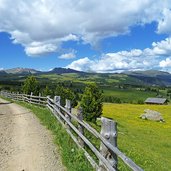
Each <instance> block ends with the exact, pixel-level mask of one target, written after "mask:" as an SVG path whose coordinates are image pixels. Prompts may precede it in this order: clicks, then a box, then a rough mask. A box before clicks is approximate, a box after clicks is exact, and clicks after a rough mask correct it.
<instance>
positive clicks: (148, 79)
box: [0, 68, 171, 86]
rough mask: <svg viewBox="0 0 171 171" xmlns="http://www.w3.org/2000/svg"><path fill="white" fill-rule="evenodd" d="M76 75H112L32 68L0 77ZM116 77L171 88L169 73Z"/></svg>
mask: <svg viewBox="0 0 171 171" xmlns="http://www.w3.org/2000/svg"><path fill="white" fill-rule="evenodd" d="M70 73H75V74H78V75H80V76H87V77H91V76H92V75H98V77H103V78H104V77H111V76H112V75H113V74H112V73H105V74H104V73H87V72H82V71H77V70H73V69H70V68H54V69H52V70H50V71H38V70H35V69H30V68H13V69H7V70H0V76H4V75H5V76H7V75H10V76H11V75H15V76H16V75H18V76H26V75H31V74H33V75H50V74H59V75H62V74H70ZM116 75H120V77H122V76H124V77H125V76H126V77H128V78H129V80H131V81H132V84H134V83H135V84H144V85H154V86H155V85H156V86H171V74H170V73H168V72H163V71H158V70H147V71H127V72H123V73H117V74H116Z"/></svg>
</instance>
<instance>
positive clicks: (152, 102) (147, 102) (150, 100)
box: [145, 98, 167, 105]
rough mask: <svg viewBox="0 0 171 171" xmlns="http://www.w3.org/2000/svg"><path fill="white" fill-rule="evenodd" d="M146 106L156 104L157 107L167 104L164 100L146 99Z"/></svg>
mask: <svg viewBox="0 0 171 171" xmlns="http://www.w3.org/2000/svg"><path fill="white" fill-rule="evenodd" d="M145 103H146V104H158V105H164V104H167V99H166V98H147V99H146V100H145Z"/></svg>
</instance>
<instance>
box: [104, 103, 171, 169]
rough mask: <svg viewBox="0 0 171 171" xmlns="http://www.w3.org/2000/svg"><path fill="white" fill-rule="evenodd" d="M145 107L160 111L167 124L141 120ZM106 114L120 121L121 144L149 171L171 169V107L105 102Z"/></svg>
mask: <svg viewBox="0 0 171 171" xmlns="http://www.w3.org/2000/svg"><path fill="white" fill-rule="evenodd" d="M144 109H152V110H156V111H159V112H161V114H162V116H163V118H164V120H165V121H166V122H165V123H160V122H155V121H147V120H141V119H140V118H139V116H140V115H141V114H142V113H143V111H144ZM103 116H106V117H110V118H113V119H114V120H115V121H117V122H118V131H119V133H118V146H119V149H121V151H123V152H124V153H126V155H128V156H129V157H130V158H131V159H133V160H134V161H135V162H136V163H137V164H138V165H140V166H141V167H142V168H143V169H144V170H146V171H152V170H155V171H168V170H171V106H170V105H168V106H167V105H166V106H159V105H133V104H109V103H106V104H104V107H103Z"/></svg>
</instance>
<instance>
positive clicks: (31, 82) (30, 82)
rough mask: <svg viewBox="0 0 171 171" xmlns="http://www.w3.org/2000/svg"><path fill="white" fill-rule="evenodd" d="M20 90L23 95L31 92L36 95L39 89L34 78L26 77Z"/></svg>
mask: <svg viewBox="0 0 171 171" xmlns="http://www.w3.org/2000/svg"><path fill="white" fill-rule="evenodd" d="M22 90H23V93H25V94H31V92H32V93H33V94H34V95H38V94H39V90H40V87H39V83H38V81H37V80H36V78H35V77H34V76H29V77H27V78H26V80H25V81H24V85H23V86H22Z"/></svg>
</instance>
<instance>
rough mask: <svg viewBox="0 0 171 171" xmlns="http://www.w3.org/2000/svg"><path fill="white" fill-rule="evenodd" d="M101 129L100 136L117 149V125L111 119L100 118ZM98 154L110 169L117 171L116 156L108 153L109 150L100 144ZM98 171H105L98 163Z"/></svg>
mask: <svg viewBox="0 0 171 171" xmlns="http://www.w3.org/2000/svg"><path fill="white" fill-rule="evenodd" d="M101 122H102V127H101V132H100V134H101V135H102V136H103V137H104V138H105V139H106V140H107V141H108V142H109V143H110V144H111V145H113V146H114V147H117V123H116V122H114V121H113V120H112V119H108V118H104V117H101ZM100 153H101V154H102V155H103V156H104V157H105V158H106V159H107V160H108V161H109V162H110V164H111V165H112V167H113V168H114V169H115V170H117V163H118V159H117V155H116V154H113V153H111V152H110V151H109V149H108V148H107V147H106V146H105V145H104V144H103V143H102V142H101V145H100ZM99 168H100V169H99V171H106V168H105V166H104V165H103V163H102V162H101V161H99Z"/></svg>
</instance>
